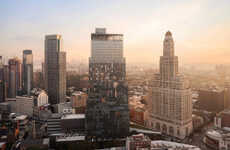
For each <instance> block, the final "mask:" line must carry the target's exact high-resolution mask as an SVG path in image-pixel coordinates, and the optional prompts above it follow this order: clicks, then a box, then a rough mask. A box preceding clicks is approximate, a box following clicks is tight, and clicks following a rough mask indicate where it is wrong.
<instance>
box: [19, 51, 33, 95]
mask: <svg viewBox="0 0 230 150" xmlns="http://www.w3.org/2000/svg"><path fill="white" fill-rule="evenodd" d="M22 70H23V71H22V77H23V78H22V85H23V92H24V93H26V94H27V95H30V90H31V89H32V87H33V54H32V50H24V51H23V64H22Z"/></svg>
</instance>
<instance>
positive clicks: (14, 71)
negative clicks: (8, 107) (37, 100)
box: [8, 58, 22, 98]
mask: <svg viewBox="0 0 230 150" xmlns="http://www.w3.org/2000/svg"><path fill="white" fill-rule="evenodd" d="M21 77H22V69H21V61H20V60H19V59H18V58H12V59H9V88H8V97H9V98H14V97H16V95H18V94H19V92H20V91H21V90H22V80H21Z"/></svg>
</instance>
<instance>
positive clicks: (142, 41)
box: [0, 0, 230, 64]
mask: <svg viewBox="0 0 230 150" xmlns="http://www.w3.org/2000/svg"><path fill="white" fill-rule="evenodd" d="M96 27H105V28H106V29H107V32H108V33H120V34H124V56H125V57H126V60H127V63H157V62H158V61H159V56H161V55H162V53H163V49H162V47H163V39H164V34H165V33H166V32H167V31H168V30H170V31H171V32H172V34H173V38H174V41H175V53H176V55H177V56H179V61H180V63H181V64H196V63H209V64H228V63H230V1H229V0H218V1H216V0H1V3H0V55H3V57H5V58H11V57H15V56H17V57H22V51H23V50H24V49H32V50H33V54H34V62H35V63H41V62H42V61H43V60H44V38H45V35H47V34H61V35H62V37H63V50H64V51H66V52H67V62H68V63H72V62H83V63H86V62H87V61H88V57H89V56H90V34H91V33H93V32H94V31H95V28H96Z"/></svg>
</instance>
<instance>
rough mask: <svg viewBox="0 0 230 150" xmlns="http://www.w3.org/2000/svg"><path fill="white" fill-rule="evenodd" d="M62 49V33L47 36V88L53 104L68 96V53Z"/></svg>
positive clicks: (50, 101) (62, 100)
mask: <svg viewBox="0 0 230 150" xmlns="http://www.w3.org/2000/svg"><path fill="white" fill-rule="evenodd" d="M61 50H62V37H61V35H47V36H46V37H45V88H46V91H47V93H48V96H49V103H51V104H58V103H61V102H64V101H65V98H66V53H65V52H63V51H61Z"/></svg>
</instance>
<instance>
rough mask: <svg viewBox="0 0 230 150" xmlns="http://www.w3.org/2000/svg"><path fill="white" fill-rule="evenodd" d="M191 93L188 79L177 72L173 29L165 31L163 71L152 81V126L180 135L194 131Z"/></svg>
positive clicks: (161, 69)
mask: <svg viewBox="0 0 230 150" xmlns="http://www.w3.org/2000/svg"><path fill="white" fill-rule="evenodd" d="M191 96H192V93H191V90H190V88H189V84H188V82H186V80H185V78H184V77H183V76H182V75H180V74H179V72H178V57H177V56H175V55H174V41H173V37H172V33H171V32H169V31H168V32H167V33H166V34H165V39H164V44H163V56H161V57H160V73H157V74H155V76H154V80H153V83H152V102H151V105H152V108H151V111H152V113H151V121H150V122H151V123H150V124H151V127H152V128H154V129H156V130H159V131H161V132H162V133H163V134H166V135H171V136H174V137H177V138H180V139H183V138H185V137H186V136H188V135H189V134H190V133H191V132H192V99H191V98H192V97H191Z"/></svg>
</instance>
